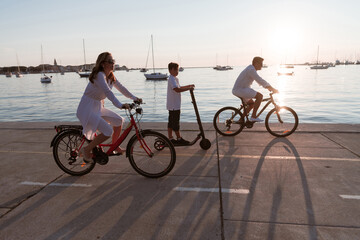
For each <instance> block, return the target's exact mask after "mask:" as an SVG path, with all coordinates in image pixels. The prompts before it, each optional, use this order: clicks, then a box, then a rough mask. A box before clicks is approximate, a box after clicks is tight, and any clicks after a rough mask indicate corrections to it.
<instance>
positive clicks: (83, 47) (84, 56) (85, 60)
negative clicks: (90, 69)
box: [83, 39, 86, 69]
mask: <svg viewBox="0 0 360 240" xmlns="http://www.w3.org/2000/svg"><path fill="white" fill-rule="evenodd" d="M83 49H84V69H85V68H86V55H85V40H84V39H83Z"/></svg>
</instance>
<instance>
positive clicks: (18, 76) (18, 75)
mask: <svg viewBox="0 0 360 240" xmlns="http://www.w3.org/2000/svg"><path fill="white" fill-rule="evenodd" d="M16 61H17V65H18V70H17V72H16V73H15V75H16V77H17V78H21V77H22V76H23V75H22V74H21V73H20V66H19V58H18V55H17V54H16Z"/></svg>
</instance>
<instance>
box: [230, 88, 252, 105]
mask: <svg viewBox="0 0 360 240" xmlns="http://www.w3.org/2000/svg"><path fill="white" fill-rule="evenodd" d="M232 94H234V95H235V96H237V97H239V98H240V97H241V98H243V99H244V101H246V102H248V101H249V100H250V99H252V98H255V97H256V94H257V91H255V90H254V89H252V88H238V89H233V91H232Z"/></svg>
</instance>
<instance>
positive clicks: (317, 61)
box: [316, 45, 319, 65]
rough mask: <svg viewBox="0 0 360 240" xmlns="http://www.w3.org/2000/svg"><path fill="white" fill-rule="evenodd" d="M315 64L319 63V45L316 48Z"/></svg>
mask: <svg viewBox="0 0 360 240" xmlns="http://www.w3.org/2000/svg"><path fill="white" fill-rule="evenodd" d="M316 65H319V45H318V50H317V57H316Z"/></svg>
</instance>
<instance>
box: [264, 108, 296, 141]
mask: <svg viewBox="0 0 360 240" xmlns="http://www.w3.org/2000/svg"><path fill="white" fill-rule="evenodd" d="M298 124H299V118H298V116H297V114H296V112H295V111H294V110H293V109H291V108H289V107H285V106H284V107H278V111H276V108H274V109H272V110H271V111H270V112H269V113H268V114H267V116H266V119H265V126H266V129H267V130H268V132H269V133H270V134H272V135H274V136H276V137H286V136H289V135H290V134H292V133H293V132H295V130H296V128H297V126H298Z"/></svg>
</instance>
